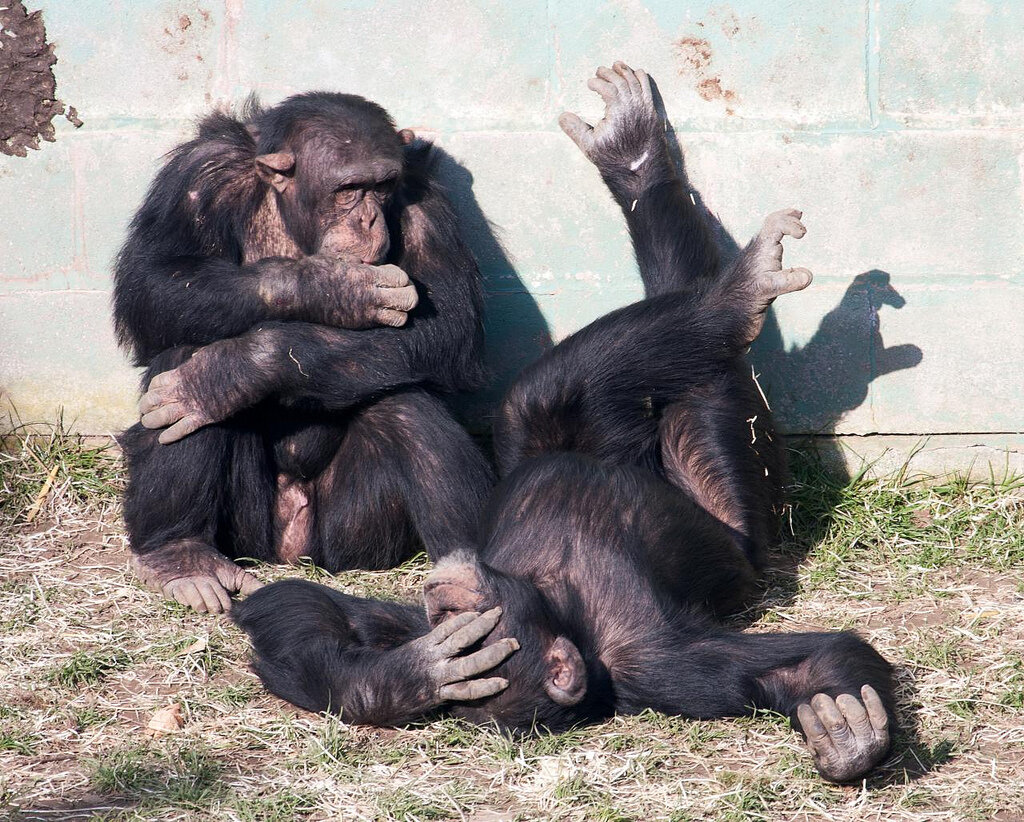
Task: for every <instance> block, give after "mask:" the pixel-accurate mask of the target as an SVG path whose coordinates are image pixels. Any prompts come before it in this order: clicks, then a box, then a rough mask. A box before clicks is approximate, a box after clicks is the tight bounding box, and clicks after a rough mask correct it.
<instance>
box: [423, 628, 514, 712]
mask: <svg viewBox="0 0 1024 822" xmlns="http://www.w3.org/2000/svg"><path fill="white" fill-rule="evenodd" d="M500 618H501V608H492V609H491V610H489V611H485V612H484V613H482V614H478V613H475V612H467V613H463V614H459V615H458V616H455V617H452V618H451V619H448V620H445V621H444V622H442V623H441V624H440V625H438V626H437V627H436V628H434V629H433V630H432V631H431V632H430V633H429V634H427V635H426V636H422V637H420V638H418V639H414V640H413V641H412V642H410V643H409V644H408V645H407V646H406V647H407V648H408V649H409V650H410V651H411V652H412V653H413V655H414V657H415V658H416V659H417V660H418V661H419V664H420V665H422V666H423V667H424V669H425V674H426V680H427V682H428V683H429V687H430V689H431V694H430V696H431V697H432V698H433V700H434V704H435V705H440V704H441V703H442V702H451V701H463V702H465V701H471V700H474V699H482V698H484V697H486V696H493V695H494V694H497V693H500V692H501V691H503V690H505V688H507V687H508V680H507V679H504V678H502V677H484V678H481V679H477V678H476V677H479V676H480V675H481V674H484V673H486V672H487V671H490V670H491V669H492V668H495V667H496V666H498V665H500V664H501V663H502V662H504V661H505V660H506V659H507V658H508V657H509V655H511V654H512V653H513V652H515V651H517V650H518V649H519V642H518V641H517V640H516V639H514V638H512V637H505V638H504V639H499V640H498V641H497V642H494V643H492V644H491V645H487V646H485V647H483V648H481V649H479V650H478V651H474V652H473V653H471V654H467V655H466V656H462V653H463V652H464V651H466V650H467V649H469V648H471V647H472V646H473V645H475V644H476V643H478V642H479V641H480V640H482V639H483V638H484V637H486V636H487V635H488V634H490V632H491V631H493V630H494V627H495V626H496V625H497V624H498V620H499V619H500Z"/></svg>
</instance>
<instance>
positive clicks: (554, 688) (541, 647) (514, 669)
mask: <svg viewBox="0 0 1024 822" xmlns="http://www.w3.org/2000/svg"><path fill="white" fill-rule="evenodd" d="M423 596H424V600H425V603H426V607H427V618H428V620H429V621H430V624H431V626H436V625H438V624H440V623H441V622H444V621H445V620H446V619H449V618H451V617H453V616H455V615H456V614H460V613H465V612H467V611H477V612H480V613H482V612H483V611H486V610H489V609H491V608H494V607H496V606H499V605H500V606H501V608H502V615H501V620H500V621H499V622H498V625H497V626H496V627H495V629H494V630H493V631H492V632H491V634H490V635H489V636H487V637H486V638H485V639H484V640H483V642H482V645H490V644H491V643H493V642H496V641H497V640H499V639H501V638H503V637H515V638H516V639H517V640H518V641H519V650H518V651H516V652H515V653H513V654H512V655H511V656H510V657H509V658H508V659H507V660H505V662H503V663H502V664H501V665H499V666H498V667H497V668H495V669H494V670H493V671H492V672H490V673H488V674H487V675H488V676H501V677H504V678H506V679H507V680H508V682H509V686H508V688H506V689H505V690H504V691H502V692H501V693H499V694H496V695H495V696H491V697H487V698H485V699H480V700H477V701H475V702H472V703H458V704H456V705H454V706H453V707H452V713H453V714H455V715H456V716H461V717H464V718H466V719H469V720H470V721H473V722H478V723H486V722H490V721H497V722H498V723H499V724H500V725H502V726H504V727H507V728H514V729H520V730H528V729H530V728H532V727H534V726H538V727H546V728H548V729H550V730H560V729H564V728H566V727H568V726H570V725H572V724H574V723H575V722H576V721H578V720H579V719H580V718H582V717H581V716H580V715H578V713H579V712H578V711H576V710H574V708H575V707H576V706H577V705H578V703H579V702H580V701H581V700H582V699H583V697H584V695H585V694H586V690H587V675H586V668H585V666H584V663H583V658H582V656H581V655H580V652H579V650H577V648H576V646H575V645H573V643H572V642H571V641H570V640H569V639H568V637H566V636H565V634H564V632H563V631H562V630H561V627H560V626H559V625H558V623H557V620H556V618H555V616H554V615H553V614H552V612H551V608H550V607H549V606H548V604H547V602H546V600H545V599H544V596H543V595H542V594H541V592H540V591H539V590H538V589H537V587H536V586H535V585H533V583H531V582H530V581H528V580H525V579H519V578H516V577H513V576H510V575H508V574H504V573H502V572H500V571H497V570H495V569H493V568H491V567H489V566H487V565H486V564H484V563H482V562H480V561H479V560H477V558H476V557H474V556H473V555H471V554H468V553H459V554H453V555H451V556H448V557H445V558H444V559H442V560H441V561H440V562H438V564H437V565H436V567H435V568H434V570H433V571H432V572H431V574H430V576H428V577H427V580H426V583H425V584H424V586H423Z"/></svg>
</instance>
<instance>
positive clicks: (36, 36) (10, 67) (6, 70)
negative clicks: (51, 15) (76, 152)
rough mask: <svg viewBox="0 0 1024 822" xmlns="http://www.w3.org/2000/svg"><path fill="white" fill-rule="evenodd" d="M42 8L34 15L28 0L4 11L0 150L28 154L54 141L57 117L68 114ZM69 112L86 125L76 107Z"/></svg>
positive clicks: (13, 1)
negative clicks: (42, 142)
mask: <svg viewBox="0 0 1024 822" xmlns="http://www.w3.org/2000/svg"><path fill="white" fill-rule="evenodd" d="M56 62H57V58H56V56H55V55H54V53H53V46H52V45H50V44H49V43H47V42H46V27H45V26H44V25H43V15H42V12H40V11H34V12H32V13H31V14H29V12H28V11H27V10H26V9H25V5H24V3H23V2H22V0H8V2H7V5H6V7H4V8H3V10H0V151H2V152H3V153H4V154H13V155H15V156H18V157H26V156H27V155H28V151H27V149H29V148H34V149H38V148H39V141H40V139H42V140H47V141H49V142H51V143H52V142H53V141H54V140H55V139H56V137H55V133H54V128H53V118H54V117H56V116H57V115H59V114H65V111H64V103H62V102H61V101H60V100H58V99H57V96H56V95H57V81H56V79H55V78H54V76H53V64H54V63H56ZM65 116H66V117H67V118H68V120H70V121H71V122H72V123H73V124H74V125H75V127H76V128H77V127H79V126H81V125H82V121H81V120H80V119H78V113H77V112H76V111H75V109H74V107H71V108H69V109H68V110H67V113H66V114H65Z"/></svg>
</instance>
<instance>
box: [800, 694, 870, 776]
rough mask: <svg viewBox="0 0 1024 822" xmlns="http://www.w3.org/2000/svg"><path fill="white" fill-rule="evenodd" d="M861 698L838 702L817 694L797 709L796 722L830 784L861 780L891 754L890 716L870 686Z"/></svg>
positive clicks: (841, 698) (849, 697)
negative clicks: (883, 758)
mask: <svg viewBox="0 0 1024 822" xmlns="http://www.w3.org/2000/svg"><path fill="white" fill-rule="evenodd" d="M860 693H861V698H860V699H857V697H855V696H853V695H852V694H840V695H839V696H837V697H836V698H835V699H832V697H830V696H828V695H827V694H815V695H814V696H813V697H811V701H810V704H807V703H804V704H803V705H800V706H799V707H798V708H797V718H798V719H799V720H800V725H801V727H802V728H803V732H804V736H805V737H806V739H807V747H808V749H809V750H810V751H811V754H812V755H813V756H814V764H815V766H816V767H817V768H818V771H819V772H820V773H821V775H822V776H823V777H824V778H825V779H827V780H829V781H830V782H849V781H851V780H854V779H859V778H860V777H862V776H863V775H864V774H866V773H867V772H868V771H870V770H871V769H872V768H873V767H874V766H875V765H877V764H878V762H879V761H881V759H882V757H884V756H885V755H886V753H888V751H889V744H890V739H889V716H888V714H887V713H886V711H885V706H884V705H883V704H882V700H881V699H880V698H879V696H878V693H877V692H876V691H875V689H874V688H872V687H871V686H870V685H865V686H864V687H862V688H861V690H860Z"/></svg>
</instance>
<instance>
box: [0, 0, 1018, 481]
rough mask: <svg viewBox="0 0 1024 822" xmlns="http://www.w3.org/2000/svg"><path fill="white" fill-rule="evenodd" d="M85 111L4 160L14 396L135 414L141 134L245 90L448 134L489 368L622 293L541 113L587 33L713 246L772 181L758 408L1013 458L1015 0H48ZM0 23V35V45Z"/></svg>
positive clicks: (887, 446) (625, 281) (1, 331)
mask: <svg viewBox="0 0 1024 822" xmlns="http://www.w3.org/2000/svg"><path fill="white" fill-rule="evenodd" d="M29 8H30V9H36V8H42V11H43V16H44V20H45V23H46V26H47V33H48V37H49V40H50V42H51V43H53V45H54V47H55V52H56V55H57V57H58V62H57V64H56V66H55V73H56V77H57V94H58V95H59V96H60V97H61V99H62V100H63V101H64V102H65V103H67V104H70V105H74V106H75V107H76V109H77V111H78V116H79V117H80V118H81V119H82V120H83V121H84V125H83V126H82V127H81V128H78V129H76V128H74V127H73V126H72V125H71V124H70V123H69V122H67V121H65V120H63V119H61V120H60V121H59V122H56V126H57V137H56V142H55V143H44V144H43V145H42V147H41V149H40V150H38V151H30V152H29V156H28V157H26V158H20V157H0V207H2V209H3V214H2V217H0V392H3V397H2V402H3V403H4V405H6V406H7V407H14V408H16V409H17V413H18V415H19V416H20V418H21V419H22V420H23V421H26V422H28V421H35V420H50V419H53V418H55V417H56V415H57V413H58V409H60V408H63V412H64V417H65V419H66V420H68V421H72V420H73V421H74V423H75V425H76V426H77V429H78V430H80V431H82V432H85V433H105V432H112V431H116V430H118V429H119V428H121V427H124V426H125V425H126V424H127V423H128V422H130V421H131V420H132V419H133V415H134V410H133V409H134V403H135V399H136V375H135V374H134V373H133V371H132V369H131V368H129V367H128V365H127V364H126V362H125V359H124V357H123V355H122V354H121V352H119V351H118V350H117V348H116V345H115V343H114V340H113V335H112V331H111V323H110V289H111V259H112V257H113V255H114V254H115V253H116V250H117V248H118V246H119V244H120V242H121V240H122V238H123V236H124V231H125V226H126V224H127V221H128V220H129V219H130V217H131V214H132V211H133V209H134V208H135V207H136V206H137V204H138V203H139V201H140V198H141V197H142V194H143V192H144V190H145V187H146V185H147V183H148V181H149V179H150V178H151V177H152V175H153V173H154V171H155V170H156V168H157V167H158V163H159V158H160V156H161V154H162V153H163V152H165V151H166V150H167V149H169V148H170V147H171V146H173V145H174V144H175V143H176V142H178V141H180V140H182V139H183V138H184V137H186V136H187V135H188V134H189V132H190V129H191V124H192V120H193V119H194V118H195V117H196V116H198V115H200V114H202V113H203V112H205V111H207V110H209V109H210V108H211V107H213V106H223V105H230V104H237V103H239V102H241V101H242V100H243V99H244V97H245V96H246V95H247V94H248V93H249V92H250V91H253V90H255V91H256V92H258V93H259V94H260V95H261V97H262V98H263V100H264V101H265V102H268V103H273V102H276V101H278V100H280V99H282V98H283V97H285V96H287V95H288V94H291V93H294V92H298V91H303V90H309V89H318V88H323V89H332V90H340V91H348V92H355V93H360V94H363V95H365V96H367V97H370V98H372V99H375V100H377V101H378V102H380V103H381V104H383V105H384V106H385V107H386V108H387V109H389V110H390V111H391V112H392V114H393V115H394V117H395V119H396V120H397V121H398V123H399V125H401V126H409V127H413V128H415V129H416V130H417V131H419V132H421V133H424V134H427V135H429V136H431V137H433V139H434V140H435V141H436V142H437V143H438V144H439V145H440V146H441V147H443V148H444V149H445V150H446V152H447V153H448V154H450V155H451V158H452V159H451V161H450V162H448V163H446V165H445V178H446V181H447V183H448V185H449V187H450V190H451V192H452V195H453V197H454V198H455V199H456V201H457V206H458V209H459V211H460V213H461V214H462V216H463V218H464V222H465V224H466V229H467V234H468V237H469V240H470V243H471V245H472V246H473V248H474V250H475V251H476V253H477V255H478V257H479V259H480V263H481V267H482V269H483V271H484V274H485V277H486V290H487V309H488V340H489V352H490V353H489V356H490V360H491V364H492V367H493V370H494V372H495V386H494V388H493V389H492V391H491V392H490V394H489V395H486V396H483V397H480V398H477V399H476V400H474V401H473V402H471V403H470V404H469V406H468V413H469V415H470V417H471V419H472V420H473V421H474V424H476V425H485V424H486V415H487V408H488V403H489V399H490V398H491V397H493V396H494V394H495V393H496V392H498V391H500V387H501V385H502V384H503V383H504V382H505V381H506V380H507V379H508V377H509V375H510V374H511V373H514V371H515V370H516V369H517V368H518V367H520V366H521V365H522V364H523V363H525V362H528V361H529V360H530V359H532V358H533V357H535V356H537V355H538V354H539V353H540V352H541V351H542V350H543V349H544V347H545V346H546V345H549V344H550V341H551V340H552V339H553V340H557V339H560V338H562V337H564V336H565V335H566V334H568V333H570V332H572V331H573V330H574V329H577V328H579V327H580V326H582V325H584V324H585V323H587V322H588V321H589V320H591V319H593V318H594V317H597V316H599V315H600V314H602V313H604V312H606V311H608V310H609V309H612V308H615V307H617V306H620V305H623V304H625V303H628V302H630V301H631V300H633V299H635V298H636V297H637V296H638V295H639V293H640V291H639V284H638V278H637V274H636V268H635V265H634V263H633V260H632V255H631V251H630V245H629V239H628V236H627V234H626V232H625V230H624V227H623V223H622V220H621V216H620V215H619V214H618V213H617V211H616V209H615V207H614V205H613V203H612V202H611V201H610V198H609V197H608V196H607V195H606V193H605V191H604V189H603V186H602V184H601V182H600V180H599V178H598V176H597V174H596V172H595V171H594V169H593V168H592V167H591V166H590V165H589V164H588V163H587V162H586V161H585V160H584V158H583V157H582V156H581V155H580V154H579V153H578V152H577V150H576V148H575V147H574V146H573V145H572V144H571V142H570V141H569V140H568V139H567V138H566V137H565V136H564V135H563V134H562V133H561V132H560V131H559V129H558V126H557V123H556V120H557V117H558V114H559V113H560V112H561V111H563V110H566V109H569V110H573V111H577V112H579V113H581V114H582V115H583V116H585V117H589V118H595V117H598V116H599V114H600V103H599V101H598V100H597V98H596V97H594V96H593V95H592V94H591V93H590V92H589V91H587V89H586V86H585V81H586V79H587V77H589V76H590V75H591V74H592V73H593V71H594V69H595V67H596V66H597V65H599V64H601V63H610V62H611V61H612V60H614V59H624V60H626V61H627V62H629V63H631V64H633V65H635V66H640V67H644V68H646V69H647V70H648V71H649V72H650V73H651V75H652V76H653V77H654V78H655V80H656V81H657V84H658V86H659V89H660V92H661V95H662V96H663V98H664V101H665V106H666V108H667V111H668V114H669V118H670V124H671V134H672V135H673V136H674V139H675V140H676V141H677V142H678V144H679V146H680V147H681V149H682V151H683V153H684V154H685V156H686V166H687V171H688V173H689V177H690V181H691V185H692V188H693V190H694V196H695V197H699V198H700V199H701V200H702V201H703V202H704V204H706V206H707V207H708V208H709V210H710V211H711V212H712V213H713V214H714V215H716V217H717V219H718V220H719V221H720V223H721V226H722V242H723V245H724V247H725V249H726V251H727V252H729V251H730V250H735V248H736V247H737V245H742V244H743V243H745V242H746V240H747V239H748V238H749V237H750V236H751V235H752V234H753V233H754V232H755V231H756V229H757V227H758V226H759V224H760V220H761V218H762V216H763V215H764V214H766V213H768V212H770V211H772V210H775V209H777V208H780V207H785V206H797V207H799V208H802V209H803V210H804V212H805V222H806V224H807V226H808V229H809V232H808V235H807V237H806V238H805V239H804V240H802V241H801V242H799V243H791V244H790V245H789V249H788V252H787V254H788V255H789V256H788V260H789V263H790V264H792V265H804V266H807V267H809V268H811V269H812V270H813V271H814V273H815V278H816V279H815V282H814V285H813V286H812V287H811V288H810V289H809V290H808V291H806V292H803V293H801V294H799V295H794V296H791V297H787V298H785V299H783V300H780V301H779V302H778V303H777V307H776V309H775V312H774V315H773V317H772V318H771V319H770V321H769V323H768V326H767V328H766V331H765V333H764V335H763V336H762V339H761V340H760V341H759V343H758V346H757V350H756V351H755V360H756V363H757V368H758V371H759V373H760V375H761V377H760V381H761V383H762V385H763V386H764V388H765V390H766V391H767V392H768V394H769V396H770V398H771V400H772V402H773V405H774V407H775V409H776V411H777V413H778V415H779V416H780V418H781V421H782V423H783V425H784V426H785V428H786V429H787V430H788V431H790V432H794V433H808V434H832V433H835V434H837V435H840V436H839V439H838V440H837V441H841V442H842V443H844V444H847V445H850V446H852V448H853V449H854V450H855V451H857V452H858V453H863V454H869V455H871V454H879V453H885V455H886V456H885V457H884V459H883V462H882V464H883V465H888V464H897V463H899V462H900V461H901V460H903V459H904V458H905V457H906V455H907V454H910V453H912V452H916V453H917V456H916V457H915V459H916V460H917V462H916V464H917V465H918V466H919V467H922V468H926V469H929V470H943V469H945V468H949V467H953V466H957V465H960V466H964V465H970V464H975V465H978V464H982V463H987V462H988V461H994V462H995V463H996V464H997V465H1004V464H1007V463H1009V464H1011V465H1014V466H1016V467H1018V468H1020V467H1021V466H1022V465H1024V434H1022V433H1021V432H1022V431H1024V411H1022V408H1024V345H1022V344H1021V340H1022V337H1024V184H1022V171H1024V160H1022V158H1024V131H1022V117H1024V71H1021V66H1022V65H1024V37H1021V35H1020V32H1021V31H1022V30H1024V3H1020V2H1009V3H997V2H994V0H988V1H987V2H986V0H931V1H930V2H924V1H923V0H917V2H914V1H913V0H869V2H852V0H851V1H849V2H841V3H834V2H789V0H777V1H775V2H766V0H761V1H760V2H756V1H755V0H734V2H709V1H708V0H694V1H693V2H687V3H680V2H678V0H648V2H635V1H634V0H615V1H614V2H581V1H580V0H547V2H543V1H542V0H516V1H515V2H508V0H415V2H413V1H412V0H390V1H389V2H366V1H365V0H363V1H362V2H360V1H358V0H346V1H344V2H336V1H332V2H326V1H324V0H319V1H318V0H301V1H300V2H291V3H287V4H282V3H279V2H271V0H224V2H219V1H218V0H176V1H171V0H132V1H131V2H128V0H74V2H72V0H50V2H30V3H29ZM4 37H5V35H3V34H0V44H4Z"/></svg>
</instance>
